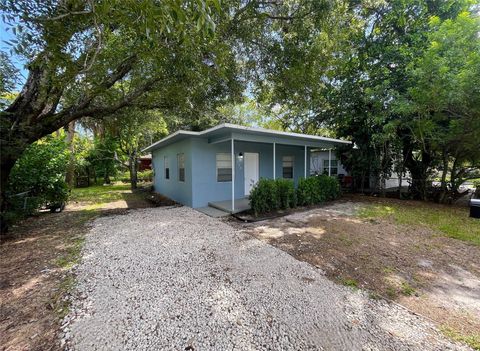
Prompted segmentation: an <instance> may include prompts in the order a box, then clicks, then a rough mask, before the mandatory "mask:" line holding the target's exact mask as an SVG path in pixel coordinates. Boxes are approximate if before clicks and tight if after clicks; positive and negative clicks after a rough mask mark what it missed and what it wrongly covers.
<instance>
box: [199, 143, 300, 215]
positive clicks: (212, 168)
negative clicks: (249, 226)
mask: <svg viewBox="0 0 480 351" xmlns="http://www.w3.org/2000/svg"><path fill="white" fill-rule="evenodd" d="M191 141H192V160H193V161H192V162H193V165H192V167H193V170H194V177H193V183H192V184H193V188H192V189H193V200H192V203H193V205H192V207H203V206H207V205H208V203H209V202H212V201H223V200H228V199H231V193H232V188H231V187H232V184H231V182H217V175H216V154H217V153H223V152H224V153H230V152H231V144H230V143H231V142H230V141H226V142H220V143H216V144H209V143H208V140H207V139H205V138H192V139H191ZM234 151H235V198H237V199H238V198H243V197H245V181H244V167H243V160H241V159H240V158H239V157H238V155H239V153H240V152H242V153H246V152H256V153H258V154H259V176H260V178H273V145H272V144H267V143H254V142H243V141H235V145H234ZM284 155H285V156H294V171H293V173H294V178H295V182H298V179H299V178H300V177H303V175H304V170H303V162H304V149H303V147H299V146H286V145H277V146H276V177H277V178H280V177H281V176H282V156H284ZM308 159H309V155H308V154H307V160H308ZM307 166H308V164H307ZM308 172H309V171H308V169H307V174H308Z"/></svg>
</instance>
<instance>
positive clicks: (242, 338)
mask: <svg viewBox="0 0 480 351" xmlns="http://www.w3.org/2000/svg"><path fill="white" fill-rule="evenodd" d="M83 255H84V256H83V262H82V263H81V265H80V266H79V267H78V268H77V273H78V287H77V291H76V293H75V298H74V301H73V306H72V310H71V313H70V314H69V315H68V316H67V317H66V319H65V320H64V325H63V330H64V331H65V334H64V336H63V340H64V341H65V340H66V341H67V347H68V348H71V349H75V350H164V349H166V350H234V349H235V350H259V349H261V350H268V349H271V350H362V349H363V350H410V349H412V350H448V349H455V350H460V349H466V348H463V347H461V346H458V345H455V344H452V343H450V342H448V341H447V340H445V339H444V338H443V337H442V336H441V334H439V333H438V332H437V331H436V330H435V329H434V328H433V327H432V325H431V324H430V323H428V322H427V321H425V320H423V319H421V318H420V317H417V316H415V315H413V314H410V313H408V312H407V311H405V310H404V309H402V308H400V307H398V306H396V305H391V304H388V303H386V302H384V301H379V300H374V299H371V298H369V297H368V296H367V295H366V294H364V293H362V292H359V291H353V290H351V289H349V288H347V287H343V286H339V285H336V284H334V283H333V282H331V281H330V280H328V279H327V278H326V277H325V276H324V275H322V273H321V271H319V270H318V269H316V268H314V267H313V266H310V265H309V264H307V263H304V262H300V261H297V260H296V259H294V258H293V257H291V256H290V255H288V254H287V253H285V252H284V251H281V250H279V249H276V248H274V247H272V246H270V245H268V244H266V243H264V242H261V241H259V240H257V239H255V238H253V237H251V236H249V235H247V234H245V233H242V232H240V231H239V230H238V229H234V228H232V227H231V226H230V225H228V224H227V223H225V222H222V221H221V220H218V219H214V218H210V217H207V216H205V215H203V214H200V213H198V212H196V211H194V210H192V209H190V208H188V207H180V208H178V207H177V208H154V209H141V210H136V211H132V212H130V213H128V214H126V215H117V216H111V217H103V218H100V219H97V220H96V221H95V222H94V224H93V227H92V229H91V231H90V233H89V234H88V235H87V241H86V244H85V248H84V252H83Z"/></svg>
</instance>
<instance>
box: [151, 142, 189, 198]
mask: <svg viewBox="0 0 480 351" xmlns="http://www.w3.org/2000/svg"><path fill="white" fill-rule="evenodd" d="M180 153H183V154H185V181H184V182H181V181H179V180H178V162H177V154H180ZM164 156H168V158H169V168H170V179H165V164H164ZM152 166H153V169H154V173H155V175H154V178H153V187H154V190H155V191H156V192H158V193H160V194H162V195H165V196H167V197H169V198H171V199H172V200H175V201H177V202H179V203H182V204H184V205H188V206H193V201H192V140H191V139H187V140H182V141H179V142H177V143H174V144H171V145H168V146H165V147H163V148H161V149H157V150H154V151H153V152H152Z"/></svg>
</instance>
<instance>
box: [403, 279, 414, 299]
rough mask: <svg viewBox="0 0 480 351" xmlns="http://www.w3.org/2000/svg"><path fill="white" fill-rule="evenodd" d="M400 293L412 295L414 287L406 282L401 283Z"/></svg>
mask: <svg viewBox="0 0 480 351" xmlns="http://www.w3.org/2000/svg"><path fill="white" fill-rule="evenodd" d="M402 294H403V295H405V296H412V295H413V294H415V289H414V288H413V287H412V286H411V285H410V284H408V283H407V282H403V283H402Z"/></svg>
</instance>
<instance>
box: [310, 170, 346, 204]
mask: <svg viewBox="0 0 480 351" xmlns="http://www.w3.org/2000/svg"><path fill="white" fill-rule="evenodd" d="M314 178H317V181H318V192H319V195H318V197H319V200H320V201H319V202H323V201H328V200H335V199H336V198H338V197H339V196H340V183H339V182H338V179H337V178H335V177H329V176H327V175H321V176H318V177H314Z"/></svg>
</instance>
